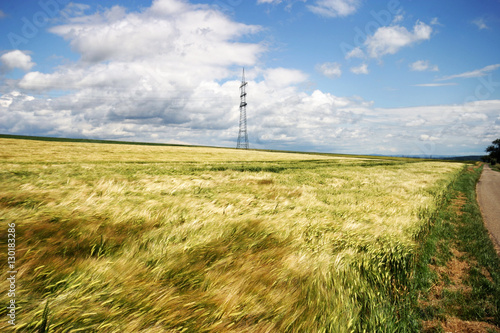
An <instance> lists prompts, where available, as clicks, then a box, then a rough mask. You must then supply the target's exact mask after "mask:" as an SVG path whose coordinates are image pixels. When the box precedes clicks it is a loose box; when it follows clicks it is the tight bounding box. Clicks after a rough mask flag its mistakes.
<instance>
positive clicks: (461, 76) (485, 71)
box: [438, 64, 500, 81]
mask: <svg viewBox="0 0 500 333" xmlns="http://www.w3.org/2000/svg"><path fill="white" fill-rule="evenodd" d="M498 68H500V64H495V65H489V66H486V67H483V68H481V69H476V70H473V71H470V72H464V73H460V74H455V75H449V76H444V77H442V78H440V79H438V81H445V80H452V79H470V78H475V77H481V76H485V75H487V74H488V73H490V72H493V71H495V70H497V69H498Z"/></svg>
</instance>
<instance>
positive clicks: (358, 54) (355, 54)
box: [345, 46, 365, 59]
mask: <svg viewBox="0 0 500 333" xmlns="http://www.w3.org/2000/svg"><path fill="white" fill-rule="evenodd" d="M364 57H365V53H364V52H363V50H361V48H360V47H359V46H358V47H355V48H354V49H352V50H351V51H349V52H348V53H347V54H346V56H345V58H346V59H350V58H364Z"/></svg>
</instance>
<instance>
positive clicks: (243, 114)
mask: <svg viewBox="0 0 500 333" xmlns="http://www.w3.org/2000/svg"><path fill="white" fill-rule="evenodd" d="M247 84H248V82H246V81H245V68H243V76H242V77H241V85H240V130H239V132H238V143H237V145H236V148H242V149H248V148H250V146H249V144H248V132H247V92H246V86H247Z"/></svg>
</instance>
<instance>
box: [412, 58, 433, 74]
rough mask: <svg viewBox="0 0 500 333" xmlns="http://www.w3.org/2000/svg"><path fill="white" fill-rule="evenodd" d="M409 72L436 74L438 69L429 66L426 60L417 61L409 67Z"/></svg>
mask: <svg viewBox="0 0 500 333" xmlns="http://www.w3.org/2000/svg"><path fill="white" fill-rule="evenodd" d="M409 67H410V70H412V71H417V72H423V71H432V72H438V71H439V67H438V66H437V65H431V64H429V61H428V60H418V61H415V62H413V63H411V64H410V65H409Z"/></svg>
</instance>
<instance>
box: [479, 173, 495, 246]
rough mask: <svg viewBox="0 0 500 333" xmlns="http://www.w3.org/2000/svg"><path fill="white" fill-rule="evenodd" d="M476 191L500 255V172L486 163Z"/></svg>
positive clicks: (484, 217) (485, 220) (486, 223)
mask: <svg viewBox="0 0 500 333" xmlns="http://www.w3.org/2000/svg"><path fill="white" fill-rule="evenodd" d="M476 192H477V201H478V202H479V206H480V207H481V213H482V215H483V220H484V223H485V225H486V227H487V228H488V230H489V232H490V236H491V237H492V238H493V241H494V243H496V244H495V248H496V250H497V253H498V254H499V255H500V172H497V171H493V170H491V169H490V167H489V166H488V165H487V164H485V165H484V169H483V173H482V174H481V178H480V179H479V182H478V183H477V186H476Z"/></svg>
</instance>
